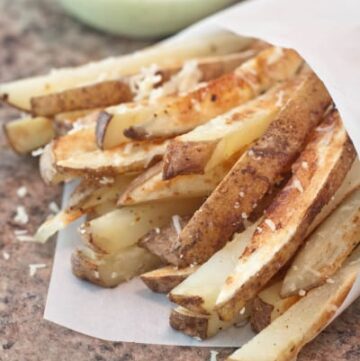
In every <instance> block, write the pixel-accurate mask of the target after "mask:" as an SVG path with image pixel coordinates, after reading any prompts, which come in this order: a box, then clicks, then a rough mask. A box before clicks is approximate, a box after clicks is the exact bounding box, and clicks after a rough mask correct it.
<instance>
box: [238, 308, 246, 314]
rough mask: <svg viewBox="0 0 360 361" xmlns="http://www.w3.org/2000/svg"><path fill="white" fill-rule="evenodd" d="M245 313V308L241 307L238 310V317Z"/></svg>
mask: <svg viewBox="0 0 360 361" xmlns="http://www.w3.org/2000/svg"><path fill="white" fill-rule="evenodd" d="M245 311H246V308H245V307H243V308H242V309H241V310H240V312H239V313H240V315H243V314H244V313H245Z"/></svg>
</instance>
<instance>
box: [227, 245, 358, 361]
mask: <svg viewBox="0 0 360 361" xmlns="http://www.w3.org/2000/svg"><path fill="white" fill-rule="evenodd" d="M359 261H360V257H359V252H358V251H357V252H355V253H354V255H353V256H352V257H351V258H350V259H349V262H347V264H346V265H345V266H344V267H343V268H342V269H340V271H339V272H338V273H337V274H336V275H335V277H334V283H333V284H329V283H326V284H324V285H322V286H320V287H318V288H315V289H313V290H311V291H310V292H309V293H308V294H307V295H306V296H305V297H303V298H302V299H301V300H300V301H298V302H297V303H295V305H293V306H292V307H291V308H290V309H289V310H287V311H286V312H285V313H284V314H283V315H281V316H280V317H279V318H277V319H276V320H275V321H274V322H272V323H271V324H270V325H269V326H268V327H266V328H265V329H264V330H263V331H261V332H260V333H259V334H258V335H257V336H255V337H254V338H252V339H251V340H250V341H249V342H248V343H247V344H245V345H244V346H242V347H241V348H240V349H239V350H237V351H235V352H234V353H233V354H232V355H230V356H229V358H228V359H227V361H291V360H292V359H293V358H294V357H296V355H297V354H298V353H299V351H300V350H301V348H302V347H303V346H304V345H305V344H307V343H308V342H310V341H311V340H312V339H313V338H314V337H315V336H316V335H318V334H319V333H320V332H321V331H322V330H323V329H324V328H325V327H326V325H327V324H328V322H330V321H331V319H332V318H333V316H334V314H335V312H336V310H337V309H338V307H340V306H341V305H342V303H343V301H344V300H345V298H346V296H347V295H348V293H349V291H350V290H351V288H352V286H353V284H354V282H355V279H356V276H357V274H358V272H359V269H360V262H359Z"/></svg>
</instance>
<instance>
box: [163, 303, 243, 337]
mask: <svg viewBox="0 0 360 361" xmlns="http://www.w3.org/2000/svg"><path fill="white" fill-rule="evenodd" d="M241 316H242V315H241ZM247 317H248V314H247V313H246V314H245V313H244V316H243V317H239V320H237V321H236V322H241V321H242V320H241V318H243V320H245V319H246V318H247ZM234 323H235V322H224V321H221V320H220V319H219V317H218V315H217V314H216V313H214V314H211V315H204V314H201V313H196V312H193V311H190V310H187V309H186V308H183V307H176V308H174V309H173V310H171V313H170V326H171V327H172V328H173V329H174V330H176V331H180V332H182V333H184V334H185V335H188V336H191V337H195V338H198V339H201V340H206V339H208V338H210V337H213V336H215V335H216V334H217V333H219V332H220V331H222V330H225V329H227V328H229V327H231V326H232V325H233V324H234Z"/></svg>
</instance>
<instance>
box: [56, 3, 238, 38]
mask: <svg viewBox="0 0 360 361" xmlns="http://www.w3.org/2000/svg"><path fill="white" fill-rule="evenodd" d="M60 2H61V4H62V5H63V7H64V8H65V10H66V11H67V12H68V13H70V14H71V15H73V16H74V17H76V18H77V19H79V20H81V21H83V22H84V23H86V24H88V25H90V26H93V27H95V28H97V29H99V30H103V31H106V32H109V33H112V34H118V35H125V36H128V37H134V38H143V39H151V38H160V37H164V36H166V35H170V34H173V33H175V32H177V31H179V30H180V29H182V28H185V27H186V26H188V25H190V24H192V23H194V22H196V21H197V20H199V19H201V18H204V17H206V16H208V15H210V14H212V13H214V12H216V11H218V10H220V9H222V8H224V7H226V6H228V5H230V4H233V3H235V2H237V1H236V0H60Z"/></svg>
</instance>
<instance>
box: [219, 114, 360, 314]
mask: <svg viewBox="0 0 360 361" xmlns="http://www.w3.org/2000/svg"><path fill="white" fill-rule="evenodd" d="M355 156H356V151H355V149H354V147H353V145H352V143H351V140H350V139H349V137H348V135H347V133H346V131H345V129H344V127H343V125H342V122H341V119H340V116H339V114H338V112H337V111H332V112H331V113H330V114H329V115H328V116H327V117H326V119H325V120H324V121H323V122H322V123H321V124H320V125H319V126H318V127H316V128H315V130H314V131H313V134H312V137H311V139H310V142H309V143H308V144H307V146H306V148H305V150H304V151H303V152H302V153H301V155H300V157H299V159H298V160H297V161H296V162H295V163H294V165H293V175H292V177H291V179H290V180H289V182H288V183H287V185H286V186H285V188H284V189H283V190H282V191H281V192H280V193H279V194H278V195H277V197H276V198H275V200H274V201H273V203H272V204H271V205H270V207H269V208H268V209H267V210H266V219H265V220H264V221H263V222H262V223H261V224H260V225H259V229H258V230H257V231H256V232H255V233H254V235H253V238H252V240H251V242H250V244H249V245H248V246H247V248H246V250H245V251H244V254H243V255H242V256H241V257H240V258H239V261H238V263H237V265H236V267H235V268H234V271H233V272H232V273H231V274H230V275H229V276H228V278H227V279H226V281H225V283H224V285H223V287H222V289H221V292H220V294H219V296H218V298H217V300H216V309H217V312H218V313H219V315H220V317H221V318H222V319H224V320H229V319H232V318H233V317H234V315H235V314H237V312H239V310H240V309H241V308H242V307H243V306H244V305H245V304H246V302H248V301H249V300H250V299H252V298H253V297H254V296H255V295H256V294H257V293H258V292H259V291H260V290H261V288H262V287H264V285H265V284H266V283H268V282H269V280H270V279H271V278H272V277H273V276H274V275H275V274H276V273H277V271H278V270H279V269H280V268H281V267H282V266H283V265H284V264H285V263H286V262H288V261H289V260H290V258H291V257H292V256H293V255H294V253H295V252H296V250H297V249H298V248H299V246H300V245H301V244H302V243H303V241H304V238H305V236H306V232H307V230H308V227H309V226H310V224H311V223H312V221H313V220H314V218H315V216H316V215H317V214H318V213H320V211H321V209H322V207H323V206H324V205H325V204H327V203H328V202H329V201H330V200H331V198H332V196H333V195H334V194H335V192H336V190H337V189H338V188H339V187H340V185H341V183H342V181H343V180H344V178H345V176H346V174H347V172H348V171H349V169H350V167H351V164H352V163H353V161H354V159H355ZM304 164H307V166H305V168H304ZM294 205H296V207H294Z"/></svg>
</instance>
